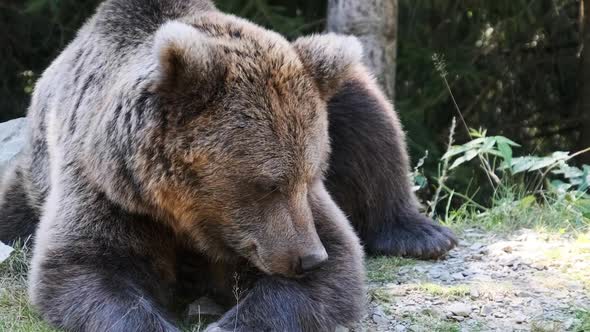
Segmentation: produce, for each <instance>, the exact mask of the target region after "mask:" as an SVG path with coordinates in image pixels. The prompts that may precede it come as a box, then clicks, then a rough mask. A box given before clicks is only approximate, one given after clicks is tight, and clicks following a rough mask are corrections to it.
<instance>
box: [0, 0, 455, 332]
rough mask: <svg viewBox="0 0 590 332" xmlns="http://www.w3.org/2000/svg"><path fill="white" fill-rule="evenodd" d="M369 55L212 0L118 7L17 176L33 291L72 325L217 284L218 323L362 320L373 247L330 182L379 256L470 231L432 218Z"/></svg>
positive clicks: (0, 204)
mask: <svg viewBox="0 0 590 332" xmlns="http://www.w3.org/2000/svg"><path fill="white" fill-rule="evenodd" d="M360 63H361V49H360V44H359V43H358V41H356V39H354V38H351V37H344V36H337V35H318V36H312V37H305V38H301V39H299V40H297V41H295V42H293V43H289V42H288V41H286V40H285V39H284V38H282V37H281V36H279V35H277V34H276V33H273V32H271V31H268V30H264V29H262V28H260V27H258V26H256V25H254V24H252V23H249V22H247V21H245V20H242V19H239V18H236V17H233V16H231V15H225V14H222V13H219V12H218V11H217V10H216V9H215V8H214V7H213V5H212V4H211V3H210V2H209V1H205V0H108V1H106V2H105V3H103V4H102V5H101V6H100V7H99V9H98V11H97V14H96V15H95V16H94V17H93V18H92V19H91V20H90V21H89V22H88V23H87V24H86V25H85V26H84V27H82V28H81V30H80V32H79V33H78V36H77V37H76V39H75V40H74V41H73V42H72V44H71V45H70V46H68V48H67V49H66V50H64V52H63V53H62V54H61V55H60V56H59V57H58V58H57V59H56V60H55V61H54V63H53V64H52V65H51V66H50V67H49V68H48V69H47V70H46V72H45V73H44V75H43V77H42V78H41V79H40V80H39V82H38V84H37V86H36V89H35V93H34V96H33V100H32V104H31V107H30V110H29V113H28V125H29V130H28V144H27V146H26V147H25V149H24V151H23V152H22V153H21V155H20V156H19V159H18V161H17V162H16V164H15V166H14V169H13V170H12V171H11V173H10V174H8V176H7V177H6V178H5V180H4V183H3V184H2V187H0V210H1V213H0V240H2V241H3V242H11V241H14V240H15V239H17V238H19V237H25V236H27V235H30V233H31V232H32V231H33V229H35V228H36V233H35V245H34V254H33V261H32V264H31V266H32V267H31V271H30V273H29V293H30V298H31V300H32V302H33V304H34V305H35V306H36V307H37V308H38V309H39V311H40V312H41V314H42V315H43V317H44V318H45V319H46V320H47V321H48V322H50V323H51V324H53V325H54V326H57V327H60V328H64V329H66V330H69V331H177V328H176V327H175V325H174V321H175V318H176V312H175V310H174V309H175V308H177V307H178V303H179V302H184V301H190V300H192V299H194V298H196V297H198V296H201V295H206V294H209V295H211V296H213V297H215V298H216V299H219V300H220V301H222V302H225V303H226V304H228V312H227V313H226V314H225V315H224V316H223V317H222V318H221V319H220V320H219V321H218V322H216V323H215V324H213V325H212V326H210V327H209V328H208V330H210V331H234V330H238V331H329V330H333V329H334V328H335V327H336V326H337V325H345V326H346V325H349V324H351V323H352V322H354V321H355V320H357V319H358V318H359V317H360V315H361V314H362V307H363V304H364V291H365V289H364V276H363V266H362V259H363V252H362V249H361V246H360V244H359V239H358V238H357V235H356V234H355V233H354V231H353V229H352V227H351V226H350V224H349V222H348V221H347V219H346V217H345V215H344V213H343V212H342V211H341V210H340V208H339V207H338V206H337V204H336V203H335V202H334V201H333V199H332V197H331V196H330V194H329V193H328V190H327V189H326V188H325V184H326V185H327V187H328V188H329V190H330V191H331V193H332V195H334V196H335V198H336V200H337V202H338V203H339V204H340V206H342V208H343V209H344V210H345V211H346V212H347V214H348V215H349V216H350V217H351V218H352V223H353V225H354V226H355V227H356V228H357V231H358V233H359V234H360V235H361V237H362V238H363V239H364V241H365V242H366V245H367V248H368V249H369V250H370V251H371V252H376V253H392V254H405V255H413V256H418V257H433V256H438V255H441V254H442V253H444V251H446V250H448V249H449V248H450V247H451V246H452V245H453V244H454V239H453V237H452V235H451V234H450V233H449V232H448V231H447V230H445V229H442V228H440V227H439V226H436V225H434V224H433V223H431V222H430V221H427V220H426V219H425V218H424V217H421V216H420V215H419V214H418V213H417V205H416V203H415V199H414V198H413V196H412V194H411V192H410V190H409V184H408V180H407V174H406V173H407V166H408V165H407V164H408V162H407V157H406V152H405V147H404V143H403V133H402V132H401V130H400V127H399V124H398V123H397V120H396V118H395V114H394V113H393V111H392V110H391V108H390V106H389V103H388V102H387V101H386V100H385V99H384V98H383V96H382V93H381V92H380V91H379V90H378V88H377V87H376V85H375V83H374V81H373V80H372V79H371V78H370V77H369V76H368V75H367V74H366V73H365V69H364V68H363V67H362V65H361V64H360ZM330 140H331V141H332V142H331V143H330ZM330 150H333V153H332V154H331V155H330ZM234 274H235V275H237V276H239V280H240V288H242V289H243V290H244V291H245V293H244V294H243V296H242V299H241V301H240V303H239V310H238V307H236V308H231V305H232V304H235V303H233V302H232V294H231V292H232V287H233V286H234V283H235V280H234V278H233V276H234ZM224 300H225V301H224Z"/></svg>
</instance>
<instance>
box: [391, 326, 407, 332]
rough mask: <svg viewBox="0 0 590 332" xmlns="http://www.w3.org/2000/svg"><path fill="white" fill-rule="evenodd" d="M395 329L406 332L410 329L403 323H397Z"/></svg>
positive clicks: (398, 331)
mask: <svg viewBox="0 0 590 332" xmlns="http://www.w3.org/2000/svg"><path fill="white" fill-rule="evenodd" d="M393 330H394V331H395V332H405V331H407V330H408V329H407V328H406V327H405V326H403V325H402V324H397V325H396V326H395V327H394V328H393Z"/></svg>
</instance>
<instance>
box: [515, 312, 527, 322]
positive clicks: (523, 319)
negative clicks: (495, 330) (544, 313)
mask: <svg viewBox="0 0 590 332" xmlns="http://www.w3.org/2000/svg"><path fill="white" fill-rule="evenodd" d="M514 321H515V322H516V324H522V323H524V322H526V321H527V316H525V315H523V314H516V315H514Z"/></svg>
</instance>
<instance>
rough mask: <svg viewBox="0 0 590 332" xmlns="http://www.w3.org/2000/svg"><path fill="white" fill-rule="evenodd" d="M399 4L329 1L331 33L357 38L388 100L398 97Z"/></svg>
mask: <svg viewBox="0 0 590 332" xmlns="http://www.w3.org/2000/svg"><path fill="white" fill-rule="evenodd" d="M397 15H398V0H328V23H327V28H328V31H331V32H337V33H342V34H349V35H355V36H357V37H358V38H359V39H360V41H361V42H362V44H363V46H364V52H365V64H366V65H367V66H368V67H369V68H370V69H371V70H372V71H373V73H374V74H375V75H376V76H377V77H378V79H379V83H381V85H382V87H383V89H384V90H385V92H386V93H387V95H388V97H389V98H390V99H391V100H393V98H394V94H395V63H396V56H397Z"/></svg>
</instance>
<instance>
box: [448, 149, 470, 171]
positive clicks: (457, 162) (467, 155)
mask: <svg viewBox="0 0 590 332" xmlns="http://www.w3.org/2000/svg"><path fill="white" fill-rule="evenodd" d="M476 156H477V151H475V150H469V151H467V152H466V153H465V155H463V156H462V157H459V158H457V159H455V161H454V162H453V164H452V165H451V167H449V169H453V168H455V167H457V166H459V165H461V164H463V163H465V162H467V161H470V160H471V159H473V158H475V157H476Z"/></svg>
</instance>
